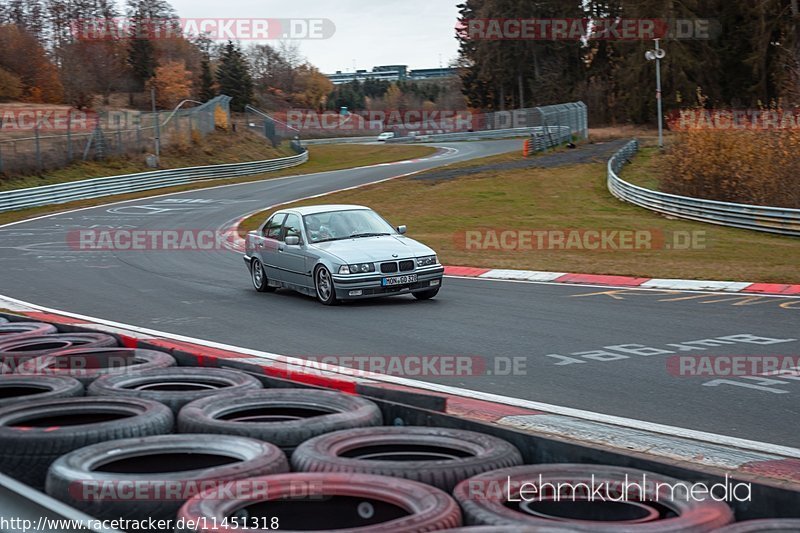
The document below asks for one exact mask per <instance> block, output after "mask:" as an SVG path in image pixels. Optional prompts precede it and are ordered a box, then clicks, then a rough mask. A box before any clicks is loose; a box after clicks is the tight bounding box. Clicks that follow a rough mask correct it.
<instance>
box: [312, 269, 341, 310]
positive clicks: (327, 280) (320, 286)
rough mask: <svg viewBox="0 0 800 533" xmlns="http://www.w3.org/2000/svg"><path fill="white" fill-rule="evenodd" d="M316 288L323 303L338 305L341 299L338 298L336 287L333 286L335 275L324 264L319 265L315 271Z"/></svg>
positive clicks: (318, 297) (318, 298)
mask: <svg viewBox="0 0 800 533" xmlns="http://www.w3.org/2000/svg"><path fill="white" fill-rule="evenodd" d="M314 288H315V289H316V293H317V300H319V302H320V303H321V304H322V305H336V304H338V303H339V300H338V299H337V298H336V289H335V288H334V287H333V276H331V271H330V270H328V269H327V268H326V267H324V266H320V267H317V270H315V271H314Z"/></svg>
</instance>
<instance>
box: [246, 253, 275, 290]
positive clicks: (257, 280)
mask: <svg viewBox="0 0 800 533" xmlns="http://www.w3.org/2000/svg"><path fill="white" fill-rule="evenodd" d="M250 279H251V281H252V282H253V287H255V289H256V290H257V291H258V292H275V289H276V288H277V287H271V286H270V285H269V280H268V279H267V273H266V272H265V271H264V265H262V264H261V261H259V260H258V259H253V261H252V263H250Z"/></svg>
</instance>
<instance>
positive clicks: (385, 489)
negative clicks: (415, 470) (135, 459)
mask: <svg viewBox="0 0 800 533" xmlns="http://www.w3.org/2000/svg"><path fill="white" fill-rule="evenodd" d="M251 481H253V482H257V481H260V482H263V483H265V484H266V485H267V486H268V491H264V490H262V491H260V492H257V493H253V494H247V493H244V494H241V495H240V497H239V498H238V499H221V498H218V497H213V495H209V496H211V497H208V496H206V495H202V494H201V495H200V496H197V497H195V498H192V499H191V500H189V501H188V502H186V504H185V505H184V506H183V507H181V510H180V511H179V512H178V521H179V522H183V523H184V524H185V523H187V522H188V521H194V523H195V524H198V523H199V527H197V528H196V529H188V528H185V529H177V530H176V531H179V532H184V533H185V532H201V533H206V532H209V533H210V532H212V531H214V532H220V533H221V532H228V533H234V532H236V531H241V529H236V528H235V527H231V524H230V523H229V524H228V527H216V528H213V527H212V525H213V522H214V519H216V522H217V524H220V523H221V522H222V519H223V518H224V517H230V516H245V515H244V513H246V508H247V507H249V506H252V505H256V506H257V505H259V504H262V503H263V502H267V501H274V500H284V501H285V500H286V499H288V498H292V496H294V500H292V501H289V502H288V504H284V505H289V506H290V507H289V509H294V510H295V512H286V511H283V510H281V508H280V506H281V503H279V502H275V503H274V504H271V505H270V506H269V507H268V508H267V509H269V510H267V511H266V513H268V514H265V516H264V517H263V518H271V517H276V518H278V520H279V522H278V524H277V525H278V528H279V530H280V531H310V530H311V529H314V530H319V531H338V532H342V533H367V532H373V531H398V532H403V533H417V532H423V531H438V530H441V529H447V528H453V527H458V526H460V525H461V513H460V511H459V509H458V505H456V502H455V501H453V499H452V498H451V497H450V496H449V495H448V494H447V493H445V492H444V491H442V490H440V489H437V488H435V487H431V486H429V485H424V484H422V483H418V482H416V481H410V480H407V479H397V478H389V477H384V476H371V475H367V474H319V473H317V474H278V475H275V476H267V477H263V478H256V479H253V480H251ZM254 485H255V483H254ZM300 491H304V492H300ZM299 494H304V495H307V497H306V498H303V499H302V500H300V501H298V499H299V498H298V495H299ZM335 496H341V497H346V498H348V497H349V498H350V499H349V500H348V501H345V502H342V501H341V500H339V501H337V500H335V499H332V498H331V497H335ZM371 502H374V503H371ZM377 503H380V504H383V505H381V507H378V508H377V509H376V506H375V505H374V504H377ZM306 506H307V508H305V507H306ZM383 506H386V507H391V508H393V509H397V508H400V509H403V510H405V512H406V513H407V514H406V515H405V516H400V517H395V516H391V515H389V516H381V514H383V509H382V507H383ZM370 510H371V511H372V515H371V518H368V519H365V518H364V515H365V514H368V513H369V512H370ZM243 511H244V512H243ZM204 518H205V520H204ZM250 519H251V520H252V517H251V518H250ZM382 519H385V520H382ZM266 522H267V524H266V525H267V526H268V525H269V520H266ZM244 523H245V522H244V520H243V521H242V524H244ZM247 523H248V524H249V523H250V522H247ZM204 524H205V525H204ZM309 524H311V525H310V526H309ZM262 527H263V526H262ZM259 531H265V529H259Z"/></svg>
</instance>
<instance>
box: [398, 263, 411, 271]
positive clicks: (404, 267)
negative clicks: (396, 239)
mask: <svg viewBox="0 0 800 533" xmlns="http://www.w3.org/2000/svg"><path fill="white" fill-rule="evenodd" d="M409 270H414V261H400V272H408V271H409Z"/></svg>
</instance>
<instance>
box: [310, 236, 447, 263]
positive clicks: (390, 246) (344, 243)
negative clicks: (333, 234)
mask: <svg viewBox="0 0 800 533" xmlns="http://www.w3.org/2000/svg"><path fill="white" fill-rule="evenodd" d="M313 246H315V247H317V248H318V249H319V250H322V251H325V252H327V253H329V254H332V255H334V256H336V257H338V258H339V259H340V260H341V261H342V263H347V264H352V263H376V262H379V261H391V260H393V259H409V258H412V257H422V256H425V255H434V254H435V253H436V252H434V251H433V250H431V249H430V248H428V247H427V246H425V245H424V244H422V243H419V242H417V241H415V240H414V239H410V238H408V237H403V236H399V235H387V236H382V237H361V238H359V239H345V240H341V241H331V242H323V243H320V244H315V245H313ZM395 256H396V257H395Z"/></svg>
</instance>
